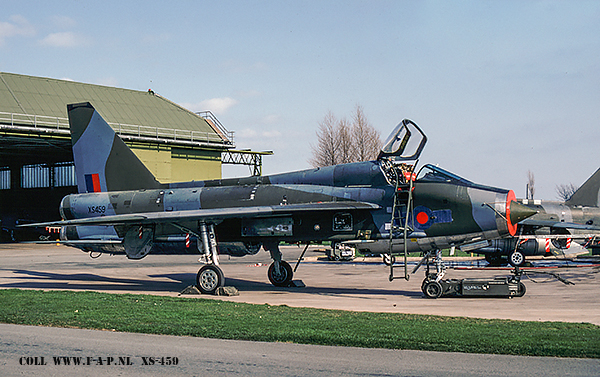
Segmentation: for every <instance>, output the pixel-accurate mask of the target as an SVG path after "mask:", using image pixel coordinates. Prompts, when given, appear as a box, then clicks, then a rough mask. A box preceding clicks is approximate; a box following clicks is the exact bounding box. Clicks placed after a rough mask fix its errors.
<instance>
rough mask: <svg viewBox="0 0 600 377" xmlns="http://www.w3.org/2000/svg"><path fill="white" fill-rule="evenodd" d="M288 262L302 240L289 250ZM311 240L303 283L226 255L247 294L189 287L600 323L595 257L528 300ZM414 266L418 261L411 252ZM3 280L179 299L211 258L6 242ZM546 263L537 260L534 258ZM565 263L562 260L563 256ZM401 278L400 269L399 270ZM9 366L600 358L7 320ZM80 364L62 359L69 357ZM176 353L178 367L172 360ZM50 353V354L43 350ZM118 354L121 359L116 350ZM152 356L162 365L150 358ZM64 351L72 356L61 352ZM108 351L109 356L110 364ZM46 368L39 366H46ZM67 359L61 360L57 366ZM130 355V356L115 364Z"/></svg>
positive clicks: (0, 370) (340, 366)
mask: <svg viewBox="0 0 600 377" xmlns="http://www.w3.org/2000/svg"><path fill="white" fill-rule="evenodd" d="M282 251H283V254H284V259H286V260H288V261H290V264H291V265H292V267H293V266H294V265H295V262H293V261H294V259H297V258H298V257H299V255H300V254H301V251H302V249H301V248H298V247H295V246H292V247H284V248H282ZM322 256H323V254H322V253H319V252H316V251H315V248H310V249H309V251H308V252H307V254H306V257H305V260H304V261H303V262H302V263H301V264H300V265H299V268H298V270H297V272H296V274H295V278H294V279H295V280H296V279H301V280H302V281H303V283H304V284H305V287H302V288H300V287H295V288H278V287H274V286H272V285H271V284H270V283H269V281H268V279H267V276H266V273H267V268H268V265H269V264H270V262H271V261H270V258H269V255H268V254H267V253H265V252H263V251H261V252H259V253H258V254H257V255H254V256H247V257H243V258H228V257H227V256H222V257H221V268H222V269H223V271H224V273H225V276H226V284H227V285H229V286H235V287H236V288H237V289H238V290H239V292H240V295H239V296H231V297H226V296H212V295H187V297H191V298H193V297H203V298H210V299H215V300H229V301H236V302H248V303H257V304H264V303H269V304H271V305H280V304H281V305H283V304H285V305H288V306H296V307H315V308H330V309H343V310H354V311H371V312H397V313H415V314H439V315H447V316H466V317H478V318H507V319H515V320H533V321H565V322H590V323H594V324H597V325H600V310H598V309H600V295H599V294H598V289H599V288H600V281H599V279H597V277H598V276H599V275H598V272H599V269H598V267H597V266H595V267H594V266H584V267H571V268H564V269H563V268H561V269H553V270H552V271H553V272H555V273H556V272H557V273H560V275H561V276H562V277H564V278H567V279H568V280H570V281H572V282H574V283H575V285H569V286H567V285H564V284H563V283H560V282H559V281H557V280H556V279H554V278H548V277H544V276H540V277H536V278H535V280H536V281H537V283H533V282H532V281H529V280H527V279H525V280H524V283H525V284H526V286H527V293H526V294H525V296H524V297H520V298H513V299H507V298H439V299H436V300H432V299H427V298H425V297H424V296H423V294H422V293H421V289H420V285H421V281H422V280H423V276H424V274H423V272H422V271H419V272H418V273H417V274H415V275H412V277H411V279H410V280H409V281H404V280H401V279H399V280H397V281H393V282H390V281H389V280H388V276H389V267H387V266H385V265H384V264H383V263H382V262H381V259H380V258H366V259H356V260H354V261H352V262H329V261H326V260H325V258H323V257H322ZM412 259H413V261H412V262H411V263H413V264H414V263H416V262H415V260H416V258H412ZM0 261H1V262H2V263H1V264H0V289H9V288H18V289H37V290H75V291H84V290H92V291H99V292H110V293H140V294H154V295H167V296H177V295H179V293H180V292H181V291H182V290H184V289H185V288H186V287H188V286H190V285H193V284H195V278H196V272H197V270H198V269H199V268H200V267H201V266H202V264H201V263H199V262H198V256H197V255H149V256H147V257H146V258H144V259H142V260H139V261H132V260H128V259H127V258H126V257H125V256H123V255H116V256H110V255H102V256H101V257H99V258H96V259H92V258H90V257H89V255H88V254H86V253H83V252H81V251H79V250H77V249H74V248H69V247H65V246H59V245H56V244H54V245H34V244H0ZM447 262H448V263H449V264H450V265H456V266H459V267H461V268H464V267H465V266H475V267H477V266H483V265H485V264H486V263H485V262H482V261H481V260H477V259H476V260H464V259H447ZM536 264H539V263H538V262H536ZM554 264H563V265H564V263H563V262H554ZM396 274H397V275H402V269H401V268H398V270H397V271H396ZM508 274H510V270H509V269H505V270H498V269H484V270H482V269H477V270H464V269H448V271H447V275H446V277H447V278H457V279H458V278H465V277H482V278H483V277H485V278H493V277H494V276H505V275H508ZM0 345H1V346H0V375H2V376H22V375H30V376H35V375H47V376H66V375H78V376H79V375H86V376H104V375H107V374H108V375H121V376H143V375H152V376H179V375H182V376H183V375H208V374H210V375H212V376H225V375H227V376H230V375H244V376H246V375H248V376H250V375H256V376H259V375H260V376H298V375H315V376H316V375H323V376H325V375H327V376H346V375H356V376H365V375H366V376H373V375H377V376H505V375H517V374H518V375H522V376H545V377H547V376H565V375H570V376H592V375H598V370H599V368H600V359H562V358H542V357H521V356H508V355H478V354H460V353H444V352H424V351H408V350H383V349H361V348H349V347H323V346H311V345H299V344H288V343H260V342H245V341H230V340H218V339H204V338H191V337H173V336H159V335H144V334H130V333H116V332H108V331H94V330H81V329H64V328H47V327H35V326H19V325H7V324H0ZM62 357H66V358H68V359H69V360H70V361H71V362H75V361H74V360H75V359H78V360H79V361H80V362H81V363H82V364H81V365H77V366H76V365H69V366H65V365H64V359H61V358H62ZM168 357H176V358H177V364H176V365H175V364H173V362H172V360H173V359H170V360H171V365H168V364H166V362H165V363H163V364H160V363H161V360H162V361H163V362H164V361H165V360H167V359H164V358H168ZM42 358H43V359H42ZM109 358H112V359H109ZM151 358H153V361H152V363H150V360H151ZM61 360H62V361H61ZM109 360H110V365H107V364H108V363H109ZM40 362H41V364H43V365H36V363H40ZM57 362H58V364H57ZM116 363H120V364H121V365H115V364H116Z"/></svg>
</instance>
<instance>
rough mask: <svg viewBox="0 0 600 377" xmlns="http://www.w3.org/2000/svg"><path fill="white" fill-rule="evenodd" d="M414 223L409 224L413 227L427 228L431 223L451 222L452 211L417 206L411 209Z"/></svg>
mask: <svg viewBox="0 0 600 377" xmlns="http://www.w3.org/2000/svg"><path fill="white" fill-rule="evenodd" d="M413 219H414V224H411V225H413V226H414V227H415V229H419V230H425V229H429V227H431V226H432V225H433V224H437V223H451V222H452V211H451V210H449V209H441V210H436V211H432V210H430V209H429V208H427V207H425V206H417V207H415V209H414V211H413Z"/></svg>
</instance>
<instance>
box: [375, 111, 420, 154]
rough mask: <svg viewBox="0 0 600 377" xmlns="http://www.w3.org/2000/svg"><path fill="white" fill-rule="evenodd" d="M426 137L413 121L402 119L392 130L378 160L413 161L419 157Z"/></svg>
mask: <svg viewBox="0 0 600 377" xmlns="http://www.w3.org/2000/svg"><path fill="white" fill-rule="evenodd" d="M426 143H427V136H425V134H424V133H423V131H421V129H420V128H419V126H417V125H416V124H415V123H414V122H413V121H411V120H408V119H404V120H403V121H402V122H400V124H398V125H397V126H396V128H394V130H393V131H392V133H391V134H390V136H388V138H387V140H386V141H385V143H384V144H383V148H381V151H380V152H379V156H378V157H377V159H378V160H381V159H388V160H392V161H415V160H417V159H418V158H419V156H420V155H421V152H422V151H423V148H424V147H425V144H426Z"/></svg>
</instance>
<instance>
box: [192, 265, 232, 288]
mask: <svg viewBox="0 0 600 377" xmlns="http://www.w3.org/2000/svg"><path fill="white" fill-rule="evenodd" d="M224 284H225V275H223V271H222V270H221V269H220V268H219V267H218V266H215V265H214V264H207V265H206V266H203V267H202V268H201V269H200V270H199V271H198V275H196V286H197V287H198V289H199V290H200V292H202V293H204V294H211V295H212V294H215V292H216V291H217V289H218V288H219V287H222V286H223V285H224Z"/></svg>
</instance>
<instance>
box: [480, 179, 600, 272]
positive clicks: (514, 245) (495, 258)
mask: <svg viewBox="0 0 600 377" xmlns="http://www.w3.org/2000/svg"><path fill="white" fill-rule="evenodd" d="M519 202H520V203H522V204H524V205H526V206H528V207H530V208H531V209H533V210H535V211H536V212H537V213H536V214H535V215H533V216H531V217H529V218H528V219H525V220H523V221H521V222H520V223H519V224H518V228H517V233H516V236H515V237H513V238H506V239H498V240H492V241H490V242H489V243H487V244H486V245H485V246H484V247H482V248H479V249H474V250H472V252H474V253H479V254H484V255H485V256H486V260H487V261H488V262H490V263H491V264H498V263H501V262H502V260H503V257H504V256H507V257H508V262H509V263H510V264H511V265H513V266H521V265H523V264H524V263H525V257H526V256H533V255H542V256H550V255H565V254H576V253H581V252H587V250H585V249H591V250H592V252H593V253H594V254H597V253H599V252H600V226H599V225H600V208H599V207H598V206H599V205H600V169H598V170H596V172H595V173H594V174H593V175H592V176H591V177H590V178H588V180H587V181H586V182H585V183H584V184H583V185H582V186H581V187H580V188H579V189H578V190H577V191H576V192H575V193H574V194H573V195H572V196H571V198H569V200H567V201H566V202H564V203H563V202H556V201H542V200H528V199H520V200H519Z"/></svg>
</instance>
